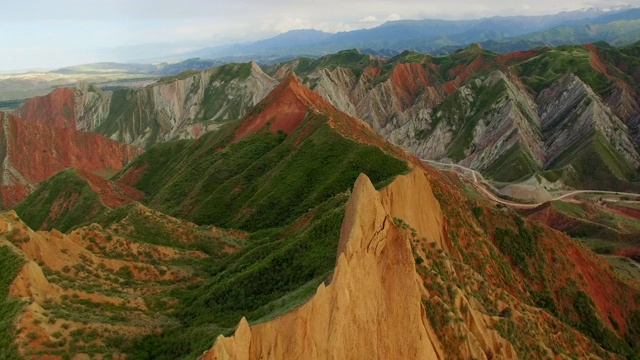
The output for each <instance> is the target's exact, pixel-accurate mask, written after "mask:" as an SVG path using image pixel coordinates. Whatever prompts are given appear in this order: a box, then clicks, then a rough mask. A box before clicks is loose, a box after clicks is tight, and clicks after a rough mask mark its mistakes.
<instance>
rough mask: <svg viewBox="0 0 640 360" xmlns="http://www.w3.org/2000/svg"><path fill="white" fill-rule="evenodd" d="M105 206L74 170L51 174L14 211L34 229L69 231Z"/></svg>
mask: <svg viewBox="0 0 640 360" xmlns="http://www.w3.org/2000/svg"><path fill="white" fill-rule="evenodd" d="M105 209H106V207H105V206H104V205H103V204H102V202H101V201H100V196H99V195H98V194H97V193H96V192H95V191H93V190H92V189H91V186H90V185H89V184H88V183H87V181H86V180H85V179H83V178H82V177H80V176H79V175H78V173H77V172H76V170H75V169H67V170H63V171H61V172H59V173H58V174H56V175H54V176H52V177H50V178H49V179H47V180H46V181H45V182H43V183H42V184H41V185H40V186H39V187H38V189H36V191H34V192H33V193H31V194H30V195H29V196H28V197H27V198H26V199H24V200H23V201H22V202H21V203H20V204H18V205H16V207H15V209H14V210H15V211H16V213H17V214H18V215H19V216H20V218H21V219H22V220H23V221H24V222H25V223H26V224H27V225H29V227H30V228H32V229H42V228H47V229H52V228H55V229H58V230H59V231H62V232H66V231H67V230H69V229H71V228H72V227H74V226H76V225H78V224H82V223H85V222H87V221H89V220H91V219H92V218H93V217H95V216H97V215H98V214H100V213H102V212H103V211H104V210H105Z"/></svg>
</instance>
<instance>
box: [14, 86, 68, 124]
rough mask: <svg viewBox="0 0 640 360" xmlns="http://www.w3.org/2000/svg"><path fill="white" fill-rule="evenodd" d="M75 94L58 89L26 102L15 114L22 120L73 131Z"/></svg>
mask: <svg viewBox="0 0 640 360" xmlns="http://www.w3.org/2000/svg"><path fill="white" fill-rule="evenodd" d="M75 106H76V105H75V94H74V93H73V90H72V89H69V88H58V89H55V90H53V91H52V92H50V93H49V94H47V95H45V96H36V97H34V98H31V99H29V100H27V102H25V103H24V105H22V106H21V107H20V108H18V111H17V114H18V116H19V117H20V118H22V119H27V120H29V121H34V122H37V123H40V124H44V125H49V126H53V127H58V128H65V129H75V128H76V111H75Z"/></svg>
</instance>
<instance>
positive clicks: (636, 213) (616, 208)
mask: <svg viewBox="0 0 640 360" xmlns="http://www.w3.org/2000/svg"><path fill="white" fill-rule="evenodd" d="M607 210H609V211H612V212H614V213H616V214H619V215H623V216H627V217H630V218H634V219H637V220H640V210H638V209H634V208H630V207H626V206H621V205H617V204H607Z"/></svg>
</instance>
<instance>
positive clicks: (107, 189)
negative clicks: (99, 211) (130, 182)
mask: <svg viewBox="0 0 640 360" xmlns="http://www.w3.org/2000/svg"><path fill="white" fill-rule="evenodd" d="M77 171H78V174H79V175H80V176H82V177H83V178H84V179H85V180H87V182H88V183H89V186H91V189H92V190H93V191H95V192H97V193H98V195H99V196H100V200H102V203H103V204H105V205H107V206H109V207H118V206H123V205H126V204H129V203H131V202H133V201H137V200H141V199H143V198H144V197H145V194H144V193H143V192H142V191H139V190H137V189H134V188H132V187H130V186H127V185H125V184H118V183H116V182H113V181H109V180H107V179H104V178H102V177H100V176H98V175H94V174H92V173H90V172H87V171H84V170H77Z"/></svg>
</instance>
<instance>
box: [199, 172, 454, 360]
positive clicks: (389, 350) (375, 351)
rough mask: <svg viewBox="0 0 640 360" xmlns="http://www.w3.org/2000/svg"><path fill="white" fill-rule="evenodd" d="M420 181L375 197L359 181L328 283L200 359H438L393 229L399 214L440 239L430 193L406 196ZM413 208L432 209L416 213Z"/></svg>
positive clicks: (411, 264)
mask: <svg viewBox="0 0 640 360" xmlns="http://www.w3.org/2000/svg"><path fill="white" fill-rule="evenodd" d="M419 176H420V173H419V172H417V173H414V174H412V175H409V177H410V179H404V180H398V181H397V182H396V183H394V185H392V186H390V187H389V188H387V189H385V190H384V191H382V192H381V193H378V192H377V191H376V190H375V189H374V187H373V185H372V184H371V182H370V181H369V179H368V178H367V177H366V176H364V175H361V176H360V177H359V178H358V180H357V181H356V184H355V186H354V189H353V193H352V195H351V199H350V200H349V203H348V205H347V215H346V217H345V220H344V222H343V225H342V232H341V235H340V243H339V245H338V258H337V262H336V270H335V273H334V275H333V279H332V280H331V283H330V284H329V285H324V284H321V285H320V287H319V288H318V291H317V293H316V295H315V296H314V297H313V298H312V299H311V300H310V301H309V302H308V303H306V304H305V305H303V306H302V307H300V308H298V309H297V310H295V311H293V312H292V313H290V314H287V315H285V316H282V317H280V318H277V319H275V320H273V321H271V322H268V323H265V324H260V325H256V326H253V327H249V325H248V323H247V322H246V320H244V319H243V320H242V321H241V322H240V324H239V325H238V328H237V329H236V333H235V335H234V336H233V337H230V338H225V337H222V336H221V337H219V338H218V340H217V341H216V343H215V344H214V346H213V348H212V350H211V351H210V352H208V353H207V354H206V355H205V356H204V357H203V359H236V360H245V359H247V360H248V359H283V358H290V359H365V358H374V359H375V358H377V359H391V358H401V359H436V358H441V356H442V355H441V354H439V353H440V352H441V351H440V350H439V348H440V345H439V342H438V339H437V338H436V336H435V335H434V332H433V330H432V329H431V326H430V325H429V322H428V320H427V319H426V315H425V312H424V308H423V307H422V303H421V301H420V298H421V286H420V283H419V281H418V279H416V270H415V261H414V259H413V255H412V253H411V246H410V244H409V242H408V241H407V239H406V237H405V236H404V232H403V231H402V229H401V228H399V227H398V226H396V225H394V216H406V217H407V218H409V219H410V221H414V223H415V224H417V225H416V226H418V227H419V230H418V232H419V233H420V235H421V236H425V237H427V238H429V239H430V240H432V241H439V240H440V235H441V234H440V229H441V227H442V214H441V213H440V212H439V208H438V207H437V202H436V200H435V198H434V197H433V194H431V192H430V190H429V188H428V187H427V188H424V192H422V193H419V194H408V193H406V192H405V191H403V185H407V184H405V183H406V182H414V181H416V180H417V178H418V177H419ZM422 176H424V175H422ZM427 186H428V184H427ZM404 200H406V201H404ZM416 203H421V204H422V206H423V207H425V208H428V209H429V211H425V212H413V211H411V209H412V208H413V207H412V205H415V204H416ZM400 304H402V305H400Z"/></svg>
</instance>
